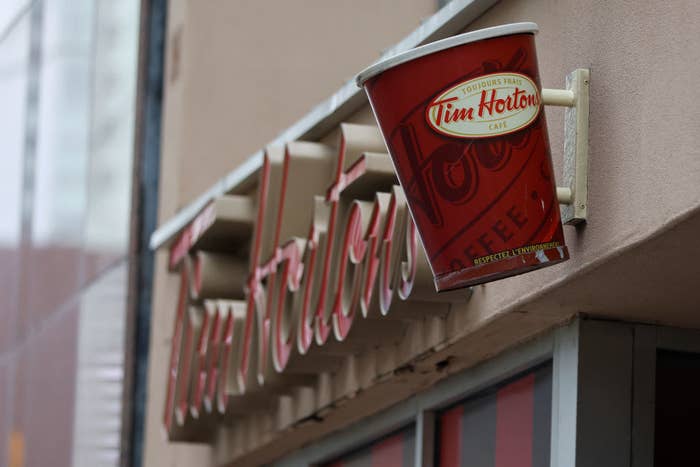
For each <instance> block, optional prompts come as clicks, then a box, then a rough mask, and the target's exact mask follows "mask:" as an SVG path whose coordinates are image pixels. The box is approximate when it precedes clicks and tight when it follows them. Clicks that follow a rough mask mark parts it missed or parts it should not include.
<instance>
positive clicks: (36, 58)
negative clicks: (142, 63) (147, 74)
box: [0, 0, 140, 467]
mask: <svg viewBox="0 0 700 467" xmlns="http://www.w3.org/2000/svg"><path fill="white" fill-rule="evenodd" d="M139 8H140V5H139V2H138V0H124V1H119V2H113V1H109V0H77V1H76V0H45V1H44V0H36V1H23V0H7V1H4V2H3V4H2V8H0V102H1V103H2V104H1V105H0V123H1V128H2V132H1V133H2V137H1V138H0V197H1V198H2V213H1V215H0V296H2V297H3V300H2V302H1V303H0V323H1V324H0V440H1V442H0V465H6V466H12V467H19V466H49V465H51V466H71V465H73V466H116V465H119V462H120V455H121V454H120V452H121V448H122V446H121V440H122V428H123V426H122V424H123V422H122V418H123V410H122V409H123V407H122V406H123V397H124V389H125V385H124V382H125V378H124V375H125V369H124V364H125V343H126V322H127V318H126V316H127V292H128V268H129V260H128V254H129V238H130V219H131V217H130V216H131V197H132V195H131V190H132V176H133V175H132V174H133V148H134V116H135V105H136V78H137V55H138V31H139Z"/></svg>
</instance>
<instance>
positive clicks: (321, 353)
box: [164, 125, 468, 439]
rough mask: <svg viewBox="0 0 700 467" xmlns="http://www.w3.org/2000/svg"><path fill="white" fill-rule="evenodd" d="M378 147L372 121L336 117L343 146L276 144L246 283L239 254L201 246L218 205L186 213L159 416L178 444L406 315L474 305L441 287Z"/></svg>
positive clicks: (175, 264)
mask: <svg viewBox="0 0 700 467" xmlns="http://www.w3.org/2000/svg"><path fill="white" fill-rule="evenodd" d="M384 151H385V146H384V142H383V140H382V138H381V134H380V133H379V132H378V130H377V129H376V128H374V127H370V126H361V125H342V126H341V136H340V140H339V143H338V149H333V148H330V147H328V146H325V145H322V144H317V143H301V142H295V143H290V144H288V145H287V146H286V148H268V150H267V151H266V154H265V157H264V162H263V165H262V168H261V170H260V174H259V178H258V184H257V188H256V191H255V193H256V201H255V205H256V206H257V210H256V213H255V215H254V216H252V217H254V219H251V223H252V227H253V229H252V236H251V238H249V239H248V241H247V242H245V243H242V245H241V247H242V248H244V249H249V251H250V257H249V271H248V273H247V280H246V281H245V284H242V283H241V281H240V278H242V277H246V274H243V273H241V267H242V265H243V264H244V263H242V262H241V261H240V259H236V258H237V257H236V255H235V254H231V255H221V254H219V255H217V254H214V253H209V252H206V251H198V250H196V248H195V249H193V247H194V246H195V245H196V244H197V243H196V242H195V241H194V240H195V239H201V238H206V235H207V229H209V228H213V227H212V226H215V225H216V222H217V220H216V219H215V217H216V216H215V215H214V214H213V213H214V211H215V210H214V209H213V208H211V207H207V208H205V209H204V210H203V211H202V214H201V217H202V219H195V220H194V221H193V222H192V224H191V225H192V226H196V228H197V232H195V233H193V232H189V231H187V230H186V231H184V232H183V234H182V236H181V238H180V241H177V242H175V244H174V245H173V248H172V249H171V257H170V265H171V267H172V268H173V269H175V270H179V271H180V273H181V285H180V287H181V291H180V299H179V303H178V311H177V315H176V322H175V328H174V335H173V341H172V354H171V362H170V372H169V381H168V393H167V398H166V407H165V419H164V423H165V426H166V428H167V430H168V433H169V434H170V436H171V439H190V438H189V436H190V435H188V434H187V433H191V430H190V431H187V430H185V428H186V427H187V426H190V427H191V426H193V425H198V424H200V425H201V424H204V426H206V425H207V422H206V420H207V419H208V418H211V417H215V416H221V415H226V414H236V413H240V412H241V411H246V410H248V409H250V408H251V407H254V406H255V404H253V403H252V402H251V401H252V400H253V399H254V398H255V397H256V395H257V394H271V393H272V394H275V393H279V392H285V391H288V390H289V388H290V387H295V386H299V385H307V384H312V383H313V381H314V380H315V378H316V377H317V375H318V374H319V373H321V372H323V371H332V370H333V369H334V365H336V366H337V363H338V361H339V358H338V355H341V356H342V355H343V354H351V353H355V352H357V351H358V349H362V348H371V347H372V346H375V345H377V344H378V343H380V342H381V343H386V342H390V341H392V340H397V339H399V338H400V337H401V336H402V335H403V333H404V331H405V326H406V321H410V320H414V319H422V318H423V317H425V316H430V315H444V314H445V313H446V312H447V310H448V307H449V302H451V301H452V302H454V301H458V300H462V301H465V300H466V297H467V296H468V295H467V294H466V293H459V294H451V295H447V296H438V295H437V294H436V293H435V291H434V287H433V284H432V274H431V272H430V269H429V266H428V260H427V258H426V257H425V254H424V252H423V248H422V246H421V245H420V243H419V242H420V240H419V238H418V235H417V232H416V229H415V226H414V224H413V221H412V219H411V217H410V215H409V214H408V210H407V205H406V198H405V196H404V193H403V191H402V190H401V188H400V187H399V186H398V185H397V184H396V178H395V174H394V171H393V168H392V166H391V161H390V159H389V157H388V155H387V154H386V153H385V152H384ZM249 204H250V203H245V202H238V203H237V204H236V203H230V205H231V206H233V205H239V206H243V207H245V206H248V205H249ZM241 209H243V208H241ZM231 238H235V237H231ZM248 242H249V243H248ZM234 243H235V242H234ZM229 250H231V251H235V250H236V248H235V245H231V248H229ZM183 252H184V253H183ZM409 299H410V300H412V301H413V302H414V303H423V304H424V306H423V307H422V308H423V309H424V311H422V314H421V315H420V316H415V315H409V314H406V315H405V316H402V315H401V313H402V310H401V309H400V308H399V309H398V310H393V307H392V305H393V304H394V303H395V302H396V301H397V300H409ZM426 301H431V302H433V303H429V304H427V303H425V302H426ZM390 312H391V314H392V315H391V316H388V315H389V314H390ZM331 350H332V351H331ZM217 414H218V415H217ZM200 428H201V427H200ZM202 430H204V429H203V428H201V429H199V431H200V432H201V431H202ZM204 431H206V430H204Z"/></svg>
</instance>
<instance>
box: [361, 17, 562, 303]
mask: <svg viewBox="0 0 700 467" xmlns="http://www.w3.org/2000/svg"><path fill="white" fill-rule="evenodd" d="M536 32H537V25H536V24H534V23H517V24H508V25H504V26H498V27H494V28H488V29H482V30H479V31H474V32H469V33H466V34H462V35H459V36H454V37H451V38H448V39H445V40H441V41H438V42H434V43H432V44H428V45H425V46H422V47H418V48H416V49H413V50H409V51H407V52H405V53H402V54H400V55H397V56H394V57H392V58H389V59H386V60H384V61H382V62H380V63H377V64H375V65H373V66H371V67H369V68H367V69H366V70H365V71H363V72H362V73H360V74H359V75H358V76H357V83H358V85H359V86H363V87H364V89H365V91H366V92H367V95H368V96H369V101H370V103H371V105H372V109H373V111H374V114H375V116H376V118H377V121H378V123H379V127H380V129H381V131H382V134H383V135H384V140H385V142H386V144H387V147H388V149H389V153H390V155H391V158H392V161H393V163H394V168H395V170H396V173H397V175H398V178H399V181H400V183H401V186H402V187H403V190H404V192H405V193H406V197H407V199H408V204H409V207H410V210H411V215H412V216H413V219H414V221H415V223H416V226H417V228H418V231H419V233H420V236H421V238H422V240H423V246H424V247H425V250H426V253H427V256H428V258H429V260H430V266H431V268H432V271H433V276H434V278H435V286H436V288H437V290H438V291H444V290H450V289H455V288H459V287H467V286H470V285H475V284H481V283H484V282H489V281H493V280H497V279H501V278H504V277H508V276H513V275H516V274H521V273H524V272H527V271H531V270H534V269H538V268H541V267H544V266H550V265H552V264H556V263H559V262H561V261H565V260H567V259H568V257H569V254H568V251H567V249H566V246H565V244H564V235H563V232H562V226H561V219H560V215H559V203H558V201H557V196H556V185H555V180H554V175H553V171H552V161H551V155H550V150H549V140H548V137H547V126H546V121H545V116H544V107H543V105H542V103H541V95H540V90H541V85H540V78H539V72H538V68H537V56H536V53H535V33H536Z"/></svg>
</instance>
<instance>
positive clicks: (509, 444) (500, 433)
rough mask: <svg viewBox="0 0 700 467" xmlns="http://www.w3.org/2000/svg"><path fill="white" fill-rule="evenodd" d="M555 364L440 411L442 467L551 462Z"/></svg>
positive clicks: (534, 466)
mask: <svg viewBox="0 0 700 467" xmlns="http://www.w3.org/2000/svg"><path fill="white" fill-rule="evenodd" d="M551 410H552V367H551V364H547V365H544V366H541V367H539V368H537V369H535V370H533V371H531V372H529V373H527V374H525V375H521V376H519V377H518V378H515V379H513V380H510V381H508V382H505V383H504V384H501V385H499V386H497V387H494V388H491V389H489V390H487V391H484V392H483V393H481V394H477V395H475V396H474V397H470V398H469V399H467V400H465V401H463V402H460V403H459V404H457V405H455V406H453V407H450V408H448V409H446V410H444V411H442V412H441V413H440V414H438V421H437V423H438V426H437V439H436V444H437V445H436V455H437V465H439V466H441V467H465V466H469V467H512V466H517V467H548V466H549V445H550V432H551Z"/></svg>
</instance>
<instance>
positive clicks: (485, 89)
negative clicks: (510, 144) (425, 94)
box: [425, 73, 540, 138]
mask: <svg viewBox="0 0 700 467" xmlns="http://www.w3.org/2000/svg"><path fill="white" fill-rule="evenodd" d="M539 112H540V93H539V90H538V89H537V86H536V85H535V83H534V82H533V81H532V80H531V79H530V78H528V77H527V76H525V75H523V74H520V73H493V74H489V75H483V76H480V77H478V78H474V79H470V80H469V81H464V82H462V83H459V84H457V85H456V86H452V87H451V88H450V89H448V90H446V91H445V92H443V93H442V94H440V95H438V96H437V97H436V98H435V99H433V100H432V101H431V102H430V104H428V107H427V108H426V110H425V118H426V120H427V121H428V124H429V125H430V127H431V128H432V129H434V130H435V131H437V132H438V133H441V134H443V135H447V136H454V137H456V138H489V137H492V136H499V135H505V134H508V133H513V132H515V131H518V130H521V129H523V128H525V127H526V126H528V125H529V124H530V123H532V122H533V121H534V120H535V118H537V115H538V114H539Z"/></svg>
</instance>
